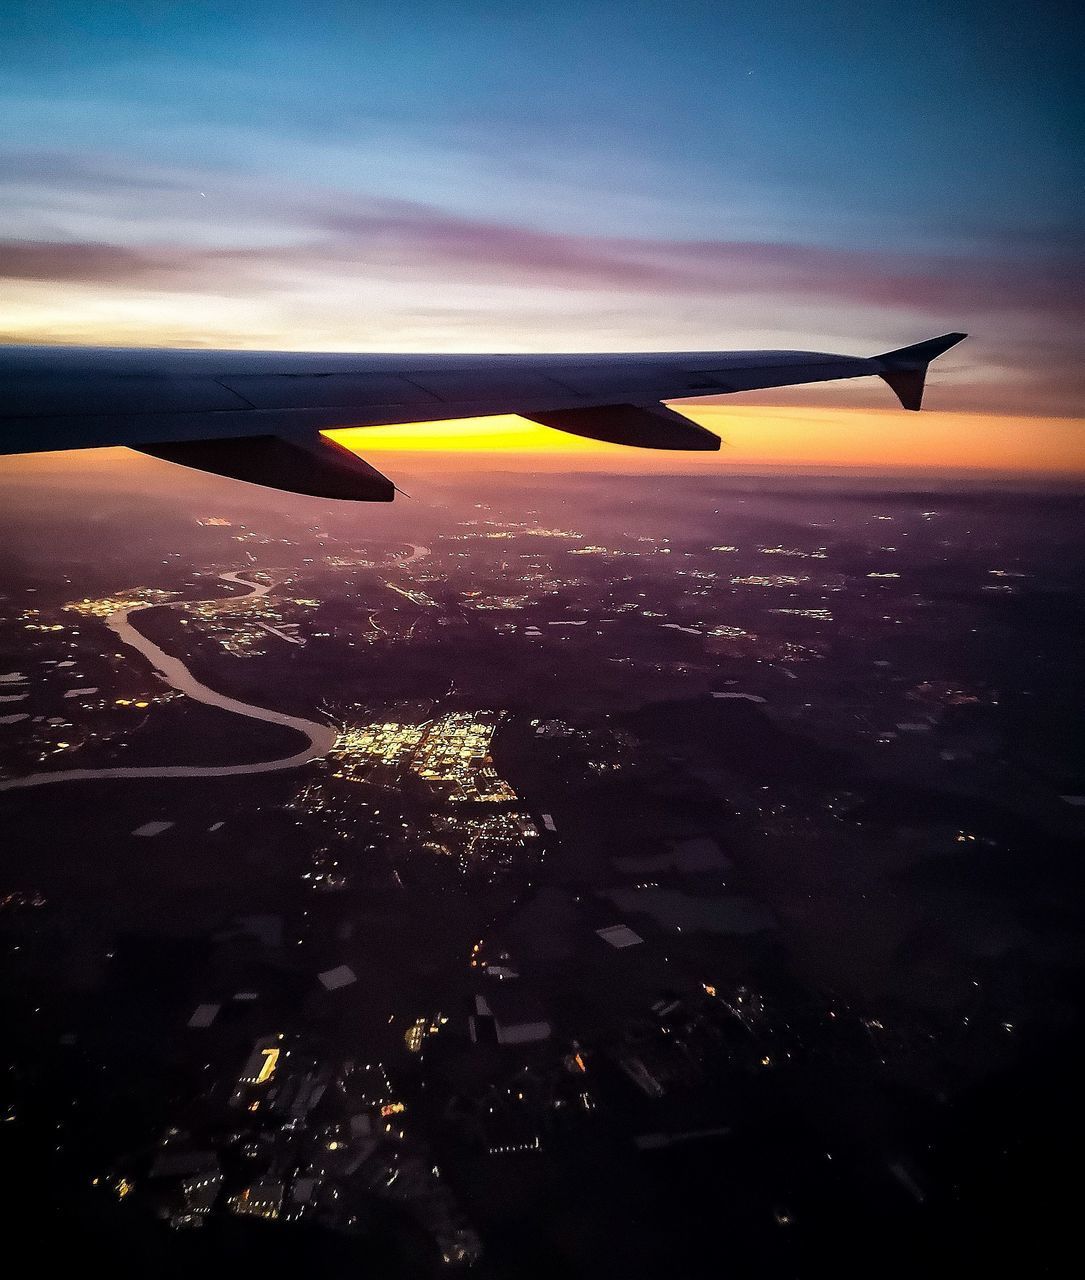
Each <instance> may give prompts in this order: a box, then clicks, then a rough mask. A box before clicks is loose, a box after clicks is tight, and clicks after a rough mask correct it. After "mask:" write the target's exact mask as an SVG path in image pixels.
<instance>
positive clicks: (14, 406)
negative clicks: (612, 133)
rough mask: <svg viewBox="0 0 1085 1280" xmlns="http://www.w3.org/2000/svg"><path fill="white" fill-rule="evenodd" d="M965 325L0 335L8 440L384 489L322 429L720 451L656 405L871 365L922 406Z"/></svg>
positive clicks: (324, 487) (238, 473)
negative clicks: (524, 348) (406, 428)
mask: <svg viewBox="0 0 1085 1280" xmlns="http://www.w3.org/2000/svg"><path fill="white" fill-rule="evenodd" d="M962 337H964V335H963V334H948V335H946V336H945V337H944V338H936V339H931V340H930V341H928V342H924V343H919V344H918V345H917V346H913V347H904V348H901V349H900V350H898V351H893V352H889V353H887V354H886V355H883V356H876V357H873V358H869V359H868V358H863V357H858V356H841V355H832V354H828V353H821V352H813V351H698V352H660V353H655V354H646V355H489V356H486V355H374V354H344V355H337V354H324V353H303V352H292V351H287V352H273V351H202V350H170V349H124V348H95V347H44V346H42V347H0V453H29V452H38V451H47V450H55V449H81V448H93V447H99V446H105V445H128V446H129V447H131V448H134V449H141V450H143V451H144V452H146V453H151V454H154V455H155V456H156V457H160V458H165V459H167V460H169V461H172V462H179V463H182V464H183V465H186V466H193V467H198V468H200V469H202V470H206V471H211V472H215V473H216V474H220V475H227V476H232V477H234V478H235V479H244V480H249V481H252V482H254V483H257V484H265V485H271V486H273V487H276V488H280V489H286V490H289V491H293V492H299V493H309V494H316V495H318V496H322V497H335V498H353V499H355V500H360V501H381V500H387V499H389V498H390V497H391V496H392V486H391V483H390V482H389V481H387V480H385V478H384V477H383V476H381V475H380V473H379V472H377V471H374V469H373V468H372V467H369V466H368V465H367V464H365V463H361V462H360V460H359V459H357V458H356V456H355V455H354V454H352V453H350V452H349V451H348V450H343V449H339V448H338V446H334V445H332V444H331V443H330V442H329V441H326V440H322V438H321V437H320V435H319V433H320V432H321V431H325V430H330V429H332V428H336V427H365V426H376V425H383V424H387V423H399V422H420V421H433V420H441V419H453V418H471V417H481V416H486V415H489V414H499V413H518V414H521V415H523V416H524V417H527V418H531V419H532V420H534V421H536V422H540V423H543V424H545V425H547V426H551V427H555V428H557V429H558V430H562V431H570V432H572V433H573V434H576V435H581V436H589V437H591V438H593V439H597V440H607V441H610V442H612V443H616V444H628V445H634V446H638V447H641V448H650V449H713V448H719V441H718V439H717V438H716V437H715V436H714V435H713V434H712V433H711V432H709V431H706V430H705V429H704V428H703V427H700V426H697V425H696V424H695V423H692V422H690V421H689V419H687V418H684V417H682V415H681V414H679V413H675V412H674V411H673V410H670V409H667V408H665V407H664V406H663V405H661V403H660V402H661V401H663V400H681V399H683V398H688V397H694V396H696V397H703V396H706V395H725V394H728V393H730V392H736V391H752V390H757V389H760V388H764V387H782V386H794V385H798V384H800V383H805V382H828V381H833V380H836V379H839V378H861V377H866V376H870V375H878V376H881V377H883V378H884V379H885V380H886V381H887V382H888V383H889V385H890V386H891V387H893V389H894V390H895V391H896V392H897V394H898V395H899V396H900V399H901V401H902V403H904V404H905V406H906V407H907V408H918V407H919V398H920V396H921V394H922V386H923V375H924V373H925V371H926V366H927V363H928V362H929V361H930V360H932V359H933V358H934V357H935V356H936V355H940V354H941V353H942V351H945V350H947V349H948V348H949V347H950V346H952V345H953V344H954V343H956V342H959V341H960V339H961V338H962Z"/></svg>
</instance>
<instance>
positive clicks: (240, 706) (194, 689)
mask: <svg viewBox="0 0 1085 1280" xmlns="http://www.w3.org/2000/svg"><path fill="white" fill-rule="evenodd" d="M407 545H408V546H409V547H410V551H411V553H410V555H408V556H403V557H401V558H400V563H401V564H410V563H411V562H412V561H415V560H421V559H422V558H423V557H424V556H428V555H429V553H430V549H429V547H423V546H420V545H418V544H417V543H413V542H411V543H408V544H407ZM219 578H220V579H221V581H223V582H229V583H232V584H234V585H236V586H241V587H248V588H249V590H248V592H247V593H246V594H244V595H234V594H231V595H228V596H212V597H211V598H210V599H208V600H176V601H174V602H173V603H171V604H167V605H159V604H139V605H134V606H133V607H132V608H131V609H118V610H117V612H116V613H111V614H110V615H109V617H108V618H106V620H105V623H106V626H107V627H109V629H110V630H111V631H113V632H115V633H116V635H117V637H118V638H119V639H120V641H121V643H122V644H126V645H128V647H129V648H130V649H137V650H138V651H139V652H140V653H142V654H143V656H144V657H145V658H146V659H147V660H148V661H149V662H150V664H151V666H152V667H154V669H155V671H156V672H157V673H158V675H159V676H161V678H162V679H163V680H164V681H165V682H166V683H167V684H168V685H171V686H172V687H173V688H174V689H177V690H178V691H179V692H181V693H184V694H187V695H188V697H190V698H192V699H193V700H194V701H195V702H203V703H205V704H206V705H207V706H209V707H219V708H220V709H221V710H223V711H229V712H232V713H233V714H234V715H237V716H246V717H248V719H250V720H263V721H264V722H265V723H266V724H281V725H285V726H286V727H287V728H288V729H296V730H297V731H298V733H300V734H301V735H302V736H303V737H305V738H307V739H308V745H307V746H305V747H303V748H302V750H301V751H298V752H295V754H294V755H292V756H281V757H279V758H278V759H276V760H260V761H257V762H256V763H255V764H223V765H203V764H176V765H148V766H143V767H140V766H136V767H132V768H129V767H127V766H124V767H116V768H112V769H57V770H54V771H51V772H47V773H28V774H25V775H24V776H23V777H21V778H7V779H4V780H2V781H0V791H14V790H16V789H17V788H22V787H44V786H48V785H49V784H50V783H53V782H92V781H94V780H96V779H101V778H234V777H237V776H239V775H240V774H245V773H275V772H277V771H278V770H280V769H296V768H298V767H299V766H300V765H303V764H308V763H309V761H310V760H320V759H322V758H323V757H324V756H326V755H327V754H328V753H329V752H330V751H331V749H332V747H334V746H335V741H336V738H337V737H338V733H337V731H336V730H335V729H333V728H332V726H331V725H327V724H321V723H320V722H319V721H317V720H305V719H302V717H301V716H289V715H287V714H286V713H285V712H284V711H272V710H271V709H270V708H269V707H258V706H256V705H254V704H253V703H251V702H242V701H240V699H238V698H230V697H228V696H227V695H226V694H224V693H218V692H217V691H216V690H214V689H210V688H208V686H207V685H205V684H201V683H200V681H199V680H197V679H196V677H195V676H194V675H193V674H192V672H191V671H189V669H188V667H186V666H185V664H184V663H183V662H182V661H181V659H180V658H174V657H171V656H170V654H168V653H167V652H166V651H165V650H164V649H161V648H159V646H158V645H156V644H155V643H154V642H153V641H151V640H148V639H147V637H146V636H145V635H143V633H142V632H140V631H137V630H136V628H135V627H134V626H133V625H132V623H131V621H130V619H131V618H132V616H133V615H134V614H137V613H142V612H143V610H144V609H179V608H185V607H186V606H187V605H190V604H214V603H216V602H217V601H223V602H227V601H235V600H249V599H252V598H253V597H256V596H266V595H267V593H268V592H269V591H270V590H271V588H270V586H266V585H264V584H263V583H260V582H253V581H252V580H251V579H248V578H243V577H242V576H241V574H240V573H239V572H237V571H236V570H233V571H231V572H229V573H220V574H219Z"/></svg>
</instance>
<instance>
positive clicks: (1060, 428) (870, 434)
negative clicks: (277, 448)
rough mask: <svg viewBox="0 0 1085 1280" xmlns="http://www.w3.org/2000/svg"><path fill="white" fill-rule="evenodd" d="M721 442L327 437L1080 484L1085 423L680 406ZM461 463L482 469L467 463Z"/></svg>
mask: <svg viewBox="0 0 1085 1280" xmlns="http://www.w3.org/2000/svg"><path fill="white" fill-rule="evenodd" d="M675 407H676V408H678V409H680V410H681V412H683V413H685V414H687V415H688V416H689V417H691V418H692V419H693V420H694V421H696V422H699V423H701V424H702V425H703V426H705V427H708V428H709V429H710V430H712V431H715V432H716V433H717V434H718V435H720V436H721V437H722V438H723V441H724V444H723V448H722V450H721V451H720V453H677V454H676V453H669V452H667V451H659V450H640V449H628V448H624V447H623V446H621V445H610V444H602V443H600V442H597V441H594V440H585V439H582V438H581V437H579V436H571V435H566V434H564V433H562V432H558V431H552V430H550V429H549V428H547V427H540V426H537V425H536V424H535V423H532V422H529V421H527V420H526V419H525V418H520V417H516V416H515V415H512V414H509V415H504V416H502V417H494V418H466V419H461V420H459V421H454V422H417V423H404V424H400V425H396V426H387V427H356V428H350V429H347V430H342V431H330V432H328V433H327V434H328V435H329V436H331V437H332V439H334V440H337V441H338V442H339V443H340V444H343V445H345V446H346V447H347V448H349V449H353V450H355V451H357V452H358V453H362V454H365V455H367V456H372V455H374V454H377V453H385V452H396V453H443V454H447V455H450V460H451V461H453V462H454V461H455V458H454V455H457V454H460V455H477V454H479V453H488V454H521V455H528V456H529V458H530V461H531V465H532V466H539V465H546V464H547V460H548V459H550V460H552V464H553V465H557V464H564V465H568V463H569V461H571V459H570V458H569V455H570V454H575V455H577V459H576V465H577V466H579V465H581V464H585V465H588V466H595V467H596V468H598V467H599V466H600V465H605V466H606V467H607V468H608V469H609V468H611V467H613V466H614V465H615V464H618V465H620V466H621V467H622V468H623V469H624V468H625V467H630V468H632V469H637V470H666V471H676V470H677V471H694V470H695V471H700V470H702V469H703V468H705V467H709V468H718V469H720V470H724V471H725V470H727V469H729V468H732V467H737V468H744V467H748V466H767V467H780V466H782V467H864V468H865V467H880V468H885V469H887V470H890V469H912V468H935V469H953V470H992V471H1010V472H1031V473H1049V474H1062V475H1073V474H1077V475H1081V474H1085V421H1082V420H1080V419H1071V418H1039V417H1011V416H1000V415H993V414H980V413H940V412H937V411H924V412H922V413H906V412H904V411H902V410H900V409H854V408H848V409H828V408H823V407H820V406H819V407H816V408H801V409H800V408H773V407H768V406H761V405H749V404H742V405H735V406H732V405H685V406H683V405H676V406H675ZM464 462H465V463H470V464H472V465H476V466H477V465H478V459H477V457H476V458H474V459H473V460H472V459H471V458H469V457H467V458H464Z"/></svg>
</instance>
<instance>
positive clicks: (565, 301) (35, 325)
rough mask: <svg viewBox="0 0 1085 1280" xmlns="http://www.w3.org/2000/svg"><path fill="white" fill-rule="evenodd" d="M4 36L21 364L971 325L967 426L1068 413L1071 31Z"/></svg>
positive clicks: (676, 11)
mask: <svg viewBox="0 0 1085 1280" xmlns="http://www.w3.org/2000/svg"><path fill="white" fill-rule="evenodd" d="M510 10H511V12H510ZM3 23H4V26H3V30H2V31H0V49H2V51H3V52H2V54H0V58H2V64H0V65H2V68H3V69H2V73H0V111H2V113H3V119H4V121H5V125H6V126H7V127H6V129H5V131H4V141H3V142H2V144H0V183H2V185H3V187H4V191H3V196H2V200H3V213H2V214H0V274H2V275H4V276H6V277H7V279H6V280H5V284H6V285H8V284H10V287H11V290H12V293H11V296H10V299H9V303H8V304H7V306H5V308H4V314H3V318H2V319H0V328H2V330H3V332H4V333H5V334H6V335H8V336H9V337H10V338H12V339H17V340H18V339H31V340H38V339H41V338H43V337H47V336H59V337H67V338H72V339H74V340H79V341H93V340H99V341H111V340H117V341H133V340H136V338H135V335H138V334H139V333H140V332H145V333H147V334H148V336H147V337H146V338H145V339H144V340H145V341H164V342H177V341H181V342H193V341H196V342H203V341H208V342H214V343H217V344H220V345H276V346H280V345H290V346H307V345H308V346H316V347H328V346H339V347H343V348H344V349H348V348H354V349H365V348H374V347H385V348H397V347H398V348H433V349H442V348H448V349H470V348H492V347H495V346H500V347H504V348H506V349H545V348H549V347H553V346H562V347H568V348H579V349H607V348H626V349H635V348H640V347H644V346H656V347H681V346H712V347H714V346H739V347H741V346H755V345H791V346H805V345H810V346H815V347H817V346H821V345H826V344H827V345H828V346H829V347H830V349H831V348H833V347H836V348H838V349H839V348H841V347H843V349H849V346H848V343H849V340H850V348H851V349H860V350H862V349H865V346H866V345H867V344H868V343H869V344H872V349H875V350H876V349H880V348H881V347H883V346H888V345H897V344H898V341H899V342H903V341H908V340H912V339H913V338H918V337H924V336H928V332H931V333H933V332H937V331H939V330H942V329H955V328H964V329H968V330H971V331H972V332H974V333H977V334H978V335H979V337H978V340H977V341H975V342H974V343H973V344H972V346H971V354H969V355H968V356H965V355H964V354H963V350H964V349H962V355H961V356H960V357H959V358H958V359H959V360H960V361H961V364H960V366H959V367H960V369H961V376H960V377H958V378H957V379H956V382H957V383H958V384H959V385H958V387H957V390H956V391H955V392H954V394H955V395H956V396H957V400H956V403H959V405H960V406H961V407H968V406H970V405H974V406H977V407H984V408H989V407H992V406H994V405H995V404H996V403H1002V402H1004V401H1005V397H1006V396H1007V395H1010V396H1011V398H1012V400H1013V402H1012V403H1011V404H1009V405H1008V407H1010V408H1012V409H1013V410H1015V411H1018V412H1020V411H1022V410H1023V409H1024V408H1026V407H1028V406H1027V405H1026V403H1025V402H1026V401H1027V402H1028V404H1031V405H1033V406H1034V407H1035V406H1038V407H1039V408H1040V410H1041V411H1044V412H1059V413H1072V412H1076V410H1075V408H1074V401H1073V400H1072V398H1071V397H1072V396H1074V395H1077V391H1076V390H1072V389H1071V388H1070V387H1069V383H1068V381H1067V378H1068V376H1069V371H1070V369H1071V368H1072V367H1073V366H1074V365H1075V364H1076V361H1075V359H1074V357H1073V353H1074V351H1075V349H1076V341H1075V332H1076V328H1077V326H1078V325H1079V324H1080V321H1081V318H1082V316H1081V312H1080V309H1079V307H1078V306H1077V304H1076V302H1075V292H1076V289H1077V287H1078V284H1079V282H1080V262H1081V231H1082V228H1081V222H1080V215H1079V213H1078V212H1077V209H1076V206H1078V205H1079V204H1080V192H1081V187H1082V183H1081V178H1082V173H1081V162H1080V155H1081V146H1080V143H1081V119H1080V107H1079V106H1078V105H1077V104H1078V103H1079V100H1080V97H1081V95H1080V91H1079V89H1078V85H1077V82H1076V79H1075V67H1074V56H1073V50H1074V47H1075V44H1076V38H1075V36H1078V37H1079V36H1080V32H1077V33H1075V30H1074V23H1075V19H1074V17H1073V10H1072V9H1071V7H1070V6H1069V5H1067V6H1060V5H1043V4H1041V5H1034V6H1031V7H1030V6H1022V5H1019V4H1017V5H1011V4H1007V3H1002V0H998V2H996V3H988V4H984V5H979V4H958V5H953V6H950V5H945V4H933V3H899V4H866V5H859V4H841V3H827V4H821V5H809V4H790V3H784V4H776V5H772V6H763V5H754V4H744V3H740V4H727V3H717V4H707V3H674V4H663V3H651V4H648V3H639V4H638V3H627V4H592V3H588V4H575V5H566V4H561V3H550V4H543V5H538V6H530V7H529V6H526V5H511V6H506V5H499V4H457V3H455V2H454V0H450V2H448V3H444V4H411V3H401V4H383V3H368V2H364V0H363V2H359V3H354V4H328V3H315V4H305V5H301V4H294V5H287V4H279V3H265V4H260V3H254V4H252V5H245V6H237V5H229V6H226V5H204V4H184V5H181V4H177V5H170V4H144V5H129V4H107V3H101V2H99V3H74V4H59V3H41V2H39V3H35V4H18V3H11V0H9V2H8V4H6V5H5V6H4V17H3ZM5 175H6V176H5ZM5 263H6V264H7V267H6V269H5V268H4V264H5ZM95 334H98V335H99V336H98V337H97V338H96V337H95ZM102 335H104V336H102ZM653 335H654V336H653Z"/></svg>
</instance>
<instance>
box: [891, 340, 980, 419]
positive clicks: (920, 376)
mask: <svg viewBox="0 0 1085 1280" xmlns="http://www.w3.org/2000/svg"><path fill="white" fill-rule="evenodd" d="M967 337H968V334H967V333H945V334H943V335H942V336H941V337H940V338H928V339H927V341H926V342H917V343H915V344H914V346H911V347H898V348H897V350H896V351H886V352H885V354H884V355H880V356H875V359H876V360H877V361H878V363H879V364H880V365H881V366H882V367H881V368H880V369H879V370H878V377H879V378H881V379H882V380H883V381H884V382H887V383H888V384H889V386H891V387H892V388H893V390H894V391H895V392H896V395H897V399H898V400H899V401H900V402H901V404H902V405H903V406H904V407H905V409H916V410H918V409H919V408H921V407H922V404H923V384H924V383H925V381H926V379H927V366H928V365H929V364H930V362H931V361H932V360H934V359H935V358H936V357H938V356H940V355H942V354H943V353H944V352H946V351H948V350H949V349H950V347H955V346H956V345H957V343H958V342H961V341H962V340H963V339H965V338H967Z"/></svg>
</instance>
